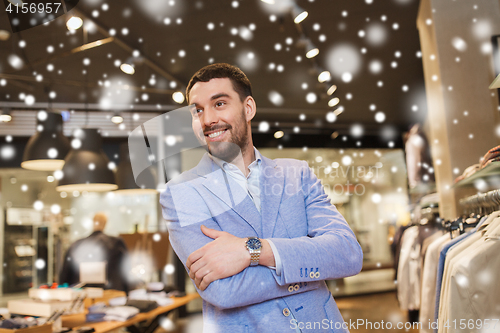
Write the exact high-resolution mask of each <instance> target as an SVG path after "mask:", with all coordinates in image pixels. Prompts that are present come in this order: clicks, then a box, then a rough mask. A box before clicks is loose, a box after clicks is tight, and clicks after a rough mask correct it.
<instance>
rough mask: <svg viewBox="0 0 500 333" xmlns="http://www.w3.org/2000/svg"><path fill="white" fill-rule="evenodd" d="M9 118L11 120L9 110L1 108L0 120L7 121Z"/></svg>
mask: <svg viewBox="0 0 500 333" xmlns="http://www.w3.org/2000/svg"><path fill="white" fill-rule="evenodd" d="M11 120H12V116H11V114H10V111H9V110H3V111H2V113H1V114H0V121H1V122H3V123H8V122H9V121H11Z"/></svg>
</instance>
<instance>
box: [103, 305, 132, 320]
mask: <svg viewBox="0 0 500 333" xmlns="http://www.w3.org/2000/svg"><path fill="white" fill-rule="evenodd" d="M138 313H139V309H138V308H135V307H133V306H115V307H112V308H109V309H107V310H106V315H105V316H104V320H109V321H112V320H116V321H127V320H128V319H130V318H132V317H134V316H135V315H136V314H138Z"/></svg>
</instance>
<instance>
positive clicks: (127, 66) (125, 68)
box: [120, 61, 135, 75]
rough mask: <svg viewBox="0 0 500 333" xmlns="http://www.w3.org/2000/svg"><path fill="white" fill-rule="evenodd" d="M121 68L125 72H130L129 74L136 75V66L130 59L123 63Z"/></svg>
mask: <svg viewBox="0 0 500 333" xmlns="http://www.w3.org/2000/svg"><path fill="white" fill-rule="evenodd" d="M120 69H121V70H122V72H123V73H125V74H128V75H134V73H135V68H134V66H133V65H132V63H131V62H128V61H127V62H124V63H123V64H121V65H120Z"/></svg>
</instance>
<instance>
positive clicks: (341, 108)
mask: <svg viewBox="0 0 500 333" xmlns="http://www.w3.org/2000/svg"><path fill="white" fill-rule="evenodd" d="M342 112H344V108H343V107H342V106H340V107H339V108H338V109H337V110H335V111H333V114H334V115H336V116H338V115H340V114H341V113H342Z"/></svg>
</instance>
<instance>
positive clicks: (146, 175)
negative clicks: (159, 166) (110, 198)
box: [115, 143, 158, 194]
mask: <svg viewBox="0 0 500 333" xmlns="http://www.w3.org/2000/svg"><path fill="white" fill-rule="evenodd" d="M152 171H154V170H151V168H147V169H145V170H144V171H143V172H141V174H140V175H139V176H138V177H137V181H136V180H134V173H133V171H132V163H131V162H130V154H129V150H128V144H127V143H122V144H121V145H120V163H118V167H117V169H116V183H117V184H118V190H116V191H115V193H116V194H148V193H151V194H153V193H154V194H156V193H158V191H157V190H156V177H155V176H154V175H153V172H152Z"/></svg>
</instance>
